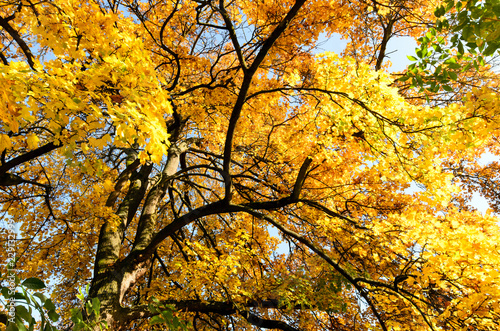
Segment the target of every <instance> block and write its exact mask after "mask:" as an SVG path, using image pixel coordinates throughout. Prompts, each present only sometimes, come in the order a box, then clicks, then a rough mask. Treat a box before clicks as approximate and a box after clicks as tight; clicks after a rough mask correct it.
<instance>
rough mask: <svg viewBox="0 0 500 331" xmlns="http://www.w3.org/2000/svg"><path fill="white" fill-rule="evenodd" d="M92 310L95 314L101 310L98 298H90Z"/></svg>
mask: <svg viewBox="0 0 500 331" xmlns="http://www.w3.org/2000/svg"><path fill="white" fill-rule="evenodd" d="M92 309H93V310H94V312H95V313H96V314H98V313H99V311H100V310H101V302H100V301H99V299H98V298H92Z"/></svg>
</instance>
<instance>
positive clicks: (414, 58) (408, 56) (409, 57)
mask: <svg viewBox="0 0 500 331" xmlns="http://www.w3.org/2000/svg"><path fill="white" fill-rule="evenodd" d="M406 57H407V58H408V60H410V61H417V58H416V57H414V56H411V55H407V56H406Z"/></svg>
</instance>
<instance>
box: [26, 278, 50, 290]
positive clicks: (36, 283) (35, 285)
mask: <svg viewBox="0 0 500 331" xmlns="http://www.w3.org/2000/svg"><path fill="white" fill-rule="evenodd" d="M22 285H23V286H24V287H26V288H28V289H30V290H41V289H42V288H45V284H44V283H43V282H42V281H41V280H40V279H38V278H35V277H31V278H28V279H26V280H25V281H24V282H23V283H22Z"/></svg>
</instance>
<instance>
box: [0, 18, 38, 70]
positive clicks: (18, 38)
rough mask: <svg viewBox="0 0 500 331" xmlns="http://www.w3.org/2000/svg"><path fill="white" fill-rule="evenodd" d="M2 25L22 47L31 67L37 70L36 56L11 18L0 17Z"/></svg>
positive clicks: (0, 24)
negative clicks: (12, 23) (10, 20)
mask: <svg viewBox="0 0 500 331" xmlns="http://www.w3.org/2000/svg"><path fill="white" fill-rule="evenodd" d="M0 26H1V27H2V28H4V30H5V31H7V33H8V34H9V35H10V36H11V37H12V38H13V39H14V40H15V41H16V43H17V44H18V45H19V47H21V50H22V51H23V53H24V55H25V56H26V60H27V61H28V64H29V66H30V68H31V69H33V70H35V71H36V69H35V61H34V60H35V57H34V56H33V53H32V52H31V49H30V48H29V46H28V45H27V44H26V42H25V41H24V40H23V38H21V36H20V35H19V33H18V32H17V31H16V30H15V29H14V28H13V27H12V26H11V25H10V24H9V19H7V18H3V17H0Z"/></svg>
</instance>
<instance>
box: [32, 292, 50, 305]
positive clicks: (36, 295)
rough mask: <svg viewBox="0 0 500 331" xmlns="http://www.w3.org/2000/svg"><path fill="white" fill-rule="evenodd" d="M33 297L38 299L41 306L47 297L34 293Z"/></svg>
mask: <svg viewBox="0 0 500 331" xmlns="http://www.w3.org/2000/svg"><path fill="white" fill-rule="evenodd" d="M33 296H34V297H37V298H38V299H40V302H41V303H42V305H44V304H45V301H47V297H46V296H45V295H43V294H42V293H39V292H37V293H34V294H33Z"/></svg>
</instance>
